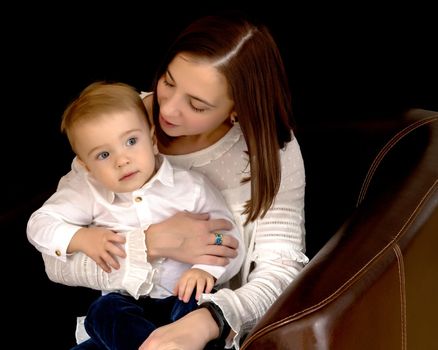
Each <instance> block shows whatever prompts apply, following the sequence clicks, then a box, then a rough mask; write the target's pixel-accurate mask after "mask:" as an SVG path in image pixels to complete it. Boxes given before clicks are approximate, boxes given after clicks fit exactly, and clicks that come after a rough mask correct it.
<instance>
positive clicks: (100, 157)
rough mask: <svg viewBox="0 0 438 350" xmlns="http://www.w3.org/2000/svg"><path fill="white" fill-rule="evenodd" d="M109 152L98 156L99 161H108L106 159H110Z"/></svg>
mask: <svg viewBox="0 0 438 350" xmlns="http://www.w3.org/2000/svg"><path fill="white" fill-rule="evenodd" d="M109 155H110V154H109V152H107V151H104V152H100V153H99V154H98V155H97V157H96V158H97V159H100V160H103V159H106V158H108V157H109Z"/></svg>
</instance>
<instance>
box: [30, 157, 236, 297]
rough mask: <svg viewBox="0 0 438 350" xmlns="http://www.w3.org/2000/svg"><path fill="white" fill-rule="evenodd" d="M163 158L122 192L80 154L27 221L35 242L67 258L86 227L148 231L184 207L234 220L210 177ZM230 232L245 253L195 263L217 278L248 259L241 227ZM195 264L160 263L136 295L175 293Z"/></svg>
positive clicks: (226, 276) (226, 275)
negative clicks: (139, 183)
mask: <svg viewBox="0 0 438 350" xmlns="http://www.w3.org/2000/svg"><path fill="white" fill-rule="evenodd" d="M160 158H161V161H160V163H161V166H159V168H158V170H157V172H156V174H155V175H154V176H153V177H152V178H151V179H150V180H149V181H148V182H147V183H146V184H145V185H144V186H143V187H142V188H140V189H138V190H136V191H134V192H132V193H121V194H120V193H114V192H112V191H109V190H108V189H106V188H105V187H104V186H102V185H101V184H100V183H99V182H97V181H96V180H95V179H94V178H93V177H92V176H91V175H90V174H89V172H87V171H86V170H85V168H84V167H83V166H82V165H81V164H80V163H79V162H78V161H77V159H76V158H75V159H74V160H73V163H72V170H71V171H70V172H69V173H68V174H67V175H65V176H63V177H62V178H61V180H60V182H59V185H58V189H57V191H56V192H55V193H54V194H53V195H52V196H51V197H50V198H49V199H48V200H47V201H46V202H45V203H44V204H43V206H42V207H41V208H40V209H38V210H37V211H35V212H34V213H33V214H32V215H31V217H30V219H29V222H28V226H27V234H28V238H29V241H30V242H31V243H32V244H33V245H34V246H35V247H36V248H37V249H38V250H39V251H40V252H42V253H44V254H48V255H51V256H54V257H56V258H57V259H59V260H61V261H63V262H65V261H66V259H67V255H66V250H67V246H68V244H69V242H70V240H71V238H72V237H73V235H74V234H75V232H76V231H77V230H79V229H80V228H81V227H84V226H99V227H106V228H110V229H111V230H113V231H115V232H117V233H120V234H125V233H126V232H130V231H133V230H135V229H140V230H146V229H147V227H148V226H149V225H150V224H153V223H157V222H161V221H163V220H164V219H166V218H169V217H171V216H172V215H174V214H175V213H177V212H180V211H184V210H186V211H189V212H195V213H201V212H202V213H204V212H205V213H207V212H208V213H210V216H211V217H212V218H225V219H228V220H229V221H231V222H233V216H232V214H231V212H230V211H229V209H228V207H227V205H226V203H225V201H224V198H223V196H222V195H221V193H220V192H219V190H218V189H216V188H215V187H214V186H213V185H212V184H211V183H210V181H209V180H208V179H207V178H206V177H205V176H203V175H202V174H200V173H197V172H195V171H187V170H185V169H182V168H180V167H177V166H175V167H173V166H172V165H171V164H170V163H169V161H168V160H167V159H166V158H165V157H160ZM224 233H226V234H231V235H233V236H235V237H236V238H237V239H238V240H239V241H240V245H241V250H240V252H239V253H240V256H238V257H237V258H235V259H232V261H231V262H230V263H229V264H228V265H226V266H225V267H223V266H211V265H195V266H193V267H197V268H201V269H203V270H205V271H207V272H209V273H210V274H211V275H213V276H214V277H215V278H216V279H217V283H223V282H225V281H227V280H229V279H230V278H231V277H232V276H234V275H235V274H237V272H238V271H239V269H240V267H241V265H242V262H243V258H244V248H243V247H244V245H243V241H242V239H241V238H240V237H241V235H240V233H239V231H238V229H237V227H236V226H235V225H234V226H233V229H232V230H231V231H226V232H224ZM143 245H144V244H143ZM119 260H120V259H119ZM190 267H191V265H188V264H184V263H181V262H178V261H174V260H171V259H160V260H158V261H157V262H154V263H153V264H152V265H151V267H150V271H148V272H149V274H145V275H147V276H148V279H147V281H146V282H145V283H144V284H143V285H140V286H138V291H136V293H134V294H135V296H136V297H138V296H139V295H140V293H141V294H148V295H150V296H152V297H155V298H163V297H167V296H169V295H172V291H173V290H174V287H175V285H176V283H177V282H178V279H179V277H180V276H181V274H182V273H183V272H184V271H185V270H187V269H189V268H190ZM143 286H144V288H145V289H142V287H143Z"/></svg>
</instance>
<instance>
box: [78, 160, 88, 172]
mask: <svg viewBox="0 0 438 350" xmlns="http://www.w3.org/2000/svg"><path fill="white" fill-rule="evenodd" d="M76 158H77V160H78V162H79V164H80V165H82V166H83V167H84V168H85V169H86V170H87V171H88V172H89V171H90V169H88V167H87V164H85V163H84V162H83V161H82V159H81V158H79V156H76Z"/></svg>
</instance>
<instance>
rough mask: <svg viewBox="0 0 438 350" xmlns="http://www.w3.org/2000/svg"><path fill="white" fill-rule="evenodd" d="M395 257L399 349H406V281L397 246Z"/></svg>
mask: <svg viewBox="0 0 438 350" xmlns="http://www.w3.org/2000/svg"><path fill="white" fill-rule="evenodd" d="M393 250H394V253H395V256H396V258H397V267H398V275H399V288H400V322H401V323H400V324H401V348H402V349H403V350H406V349H407V331H406V279H405V266H404V259H403V253H402V251H401V249H400V246H399V245H398V244H395V245H394V247H393Z"/></svg>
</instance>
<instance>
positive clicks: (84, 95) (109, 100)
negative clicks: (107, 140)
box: [61, 81, 151, 147]
mask: <svg viewBox="0 0 438 350" xmlns="http://www.w3.org/2000/svg"><path fill="white" fill-rule="evenodd" d="M123 111H134V112H136V113H139V114H140V115H144V116H145V118H146V120H147V122H148V125H149V126H151V121H150V120H149V117H148V114H147V111H146V108H145V106H144V104H143V100H142V99H141V97H140V95H139V93H138V92H137V90H135V89H134V88H133V87H132V86H130V85H127V84H124V83H108V82H104V81H98V82H94V83H91V84H90V85H88V86H87V87H86V88H85V89H84V90H83V91H82V92H81V94H80V95H79V97H78V98H76V99H75V100H74V101H73V102H71V103H70V105H68V107H67V108H66V109H65V111H64V113H63V115H62V121H61V132H63V133H65V134H66V135H67V137H68V139H69V141H70V144H71V145H72V147H73V143H72V141H73V140H72V139H71V133H70V132H71V130H72V128H73V127H74V126H75V125H76V124H77V123H80V122H84V121H89V120H93V119H96V118H100V117H101V116H102V115H105V114H112V113H114V112H123Z"/></svg>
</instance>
